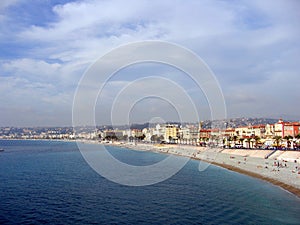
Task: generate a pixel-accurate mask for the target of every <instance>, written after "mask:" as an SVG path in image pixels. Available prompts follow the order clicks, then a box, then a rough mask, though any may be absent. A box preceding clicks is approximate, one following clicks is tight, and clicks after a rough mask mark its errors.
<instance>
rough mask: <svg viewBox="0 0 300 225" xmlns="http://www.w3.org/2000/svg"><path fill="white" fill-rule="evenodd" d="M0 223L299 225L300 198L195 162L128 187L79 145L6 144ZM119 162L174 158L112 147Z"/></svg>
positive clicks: (2, 143)
mask: <svg viewBox="0 0 300 225" xmlns="http://www.w3.org/2000/svg"><path fill="white" fill-rule="evenodd" d="M0 148H3V149H4V150H5V151H4V152H0V224H218V225H219V224H297V225H299V224H300V199H299V198H298V197H296V196H295V195H293V194H291V193H289V192H287V191H285V190H283V189H281V188H279V187H277V186H274V185H272V184H270V183H268V182H265V181H262V180H259V179H255V178H252V177H249V176H246V175H242V174H239V173H236V172H233V171H229V170H226V169H223V168H220V167H217V166H213V165H209V166H208V168H207V169H206V170H204V171H201V172H200V171H199V170H198V166H199V161H197V160H190V161H189V162H188V163H187V164H186V165H185V166H184V167H183V169H181V170H180V171H179V172H178V173H176V174H175V175H174V176H172V177H171V178H169V179H167V180H165V181H163V182H160V183H157V184H154V185H149V186H140V187H137V186H135V187H134V186H124V185H121V184H117V183H113V182H112V181H109V180H107V179H106V178H104V177H102V176H101V175H99V174H98V173H97V172H95V171H94V170H93V169H92V168H91V167H90V166H89V165H88V164H87V163H86V161H85V160H84V158H83V157H82V155H81V153H80V151H79V150H78V148H77V145H76V143H75V142H63V141H37V140H36V141H31V140H0ZM108 148H109V152H111V154H112V155H113V156H114V157H115V158H118V159H119V160H120V161H123V162H126V163H129V164H132V165H150V164H152V163H155V162H158V161H160V160H163V159H164V158H165V157H167V155H165V154H158V153H153V152H145V151H134V150H129V149H123V148H117V147H108Z"/></svg>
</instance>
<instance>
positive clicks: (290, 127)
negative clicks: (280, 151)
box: [283, 122, 300, 137]
mask: <svg viewBox="0 0 300 225" xmlns="http://www.w3.org/2000/svg"><path fill="white" fill-rule="evenodd" d="M298 134H300V123H299V122H293V123H285V124H284V127H283V137H288V136H291V137H296V136H297V135H298Z"/></svg>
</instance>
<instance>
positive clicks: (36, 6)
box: [0, 0, 300, 127]
mask: <svg viewBox="0 0 300 225" xmlns="http://www.w3.org/2000/svg"><path fill="white" fill-rule="evenodd" d="M299 21H300V1H297V0H294V1H293V0H282V1H280V0H275V1H274V0H270V1H267V0H253V1H243V0H241V1H236V0H228V1H225V0H188V1H179V0H175V1H174V0H165V1H156V0H153V1H145V0H140V1H130V0H129V1H121V0H110V1H108V0H99V1H95V0H78V1H67V0H64V1H59V0H45V1H41V0H2V1H1V2H0V49H1V51H0V126H2V127H3V126H69V125H72V109H73V99H74V96H75V94H76V90H77V88H78V85H79V83H80V81H81V79H82V77H83V76H84V74H85V72H86V71H87V70H88V68H90V67H91V66H92V65H93V63H95V62H97V60H99V59H100V58H101V57H102V56H104V55H105V54H107V53H109V52H110V51H112V50H113V49H116V48H118V47H119V46H124V45H126V44H128V43H134V42H138V41H145V40H157V41H166V42H170V43H174V44H176V45H179V46H182V47H184V48H187V49H189V50H191V51H192V52H194V53H195V54H197V55H198V57H199V58H201V59H202V60H203V61H204V62H205V63H206V65H207V66H208V67H209V68H210V70H211V71H212V73H213V74H214V76H215V78H216V80H217V81H218V83H219V85H220V87H221V89H222V92H223V95H224V101H225V104H226V110H227V118H236V117H268V118H283V119H285V120H299V119H300V114H299V112H300V105H299V102H300V88H299V75H300V74H299V73H300V44H299V37H300V26H299ZM128 54H129V53H128ZM172 82H173V83H172ZM95 85H98V86H99V88H100V86H101V85H103V84H95ZM174 85H175V86H174ZM176 85H177V86H176ZM178 85H179V86H180V87H179V86H178ZM126 87H127V90H126ZM124 88H125V89H124ZM148 89H149V90H150V89H151V91H156V92H157V96H164V95H163V94H164V93H167V92H171V93H174V96H176V94H175V93H185V94H187V95H188V96H189V97H190V99H191V100H192V101H193V103H194V105H195V107H196V111H197V114H198V115H197V116H198V117H197V116H196V117H195V116H192V115H189V114H188V113H187V116H186V117H185V118H183V120H188V119H190V120H191V122H195V121H197V120H205V119H210V115H211V113H210V111H209V110H210V109H209V101H210V100H209V99H206V98H205V96H206V94H205V93H203V90H200V89H199V88H198V87H196V86H195V84H194V83H193V82H192V80H191V79H190V78H189V77H188V76H186V74H184V73H183V72H182V71H180V70H178V69H176V68H174V67H171V66H169V65H162V64H159V63H143V64H141V65H131V66H129V67H127V68H124V69H122V70H120V71H118V72H117V73H116V74H114V76H112V77H111V79H110V80H109V81H108V82H107V83H106V84H105V88H104V89H103V91H102V92H101V93H100V94H99V96H98V99H97V102H96V103H95V104H96V105H95V120H96V123H97V124H109V123H111V118H112V117H114V120H115V121H117V122H116V123H122V122H124V121H129V123H134V122H139V123H140V122H149V121H155V120H156V119H160V120H164V121H170V120H179V119H180V118H179V116H178V108H176V107H182V108H185V111H186V112H190V111H193V110H192V109H190V108H188V106H186V105H185V103H186V102H187V100H186V99H185V98H180V97H178V98H176V103H174V102H172V101H173V100H172V101H171V102H170V101H168V100H167V99H163V98H159V97H157V96H156V97H155V96H154V97H153V96H152V97H148V98H144V99H140V100H139V96H143V92H145V90H148ZM122 90H123V92H122ZM124 90H125V91H124ZM120 91H121V93H122V94H118V93H120ZM182 91H183V92H182ZM149 93H150V92H149ZM151 93H152V92H151ZM178 96H179V95H178ZM132 99H134V100H136V101H132ZM129 102H131V103H130V104H133V105H132V107H131V108H130V109H129V111H128V104H129ZM115 103H116V104H117V105H115V106H116V109H117V110H114V111H113V110H112V108H111V107H112V106H113V105H114V104H115ZM173 103H174V104H173ZM122 106H123V107H124V108H122ZM124 110H127V111H126V112H125V111H124ZM112 111H113V113H112ZM191 114H192V113H191Z"/></svg>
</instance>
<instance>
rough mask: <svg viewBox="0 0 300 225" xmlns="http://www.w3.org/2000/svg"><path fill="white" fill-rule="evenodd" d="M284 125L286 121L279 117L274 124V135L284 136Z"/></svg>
mask: <svg viewBox="0 0 300 225" xmlns="http://www.w3.org/2000/svg"><path fill="white" fill-rule="evenodd" d="M284 125H285V123H284V122H283V120H282V119H279V120H278V122H277V123H275V124H274V135H275V136H279V137H284V133H283V131H284Z"/></svg>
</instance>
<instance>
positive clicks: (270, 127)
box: [265, 124, 275, 139]
mask: <svg viewBox="0 0 300 225" xmlns="http://www.w3.org/2000/svg"><path fill="white" fill-rule="evenodd" d="M274 134H275V132H274V124H266V125H265V138H269V139H270V138H272V137H274Z"/></svg>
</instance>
